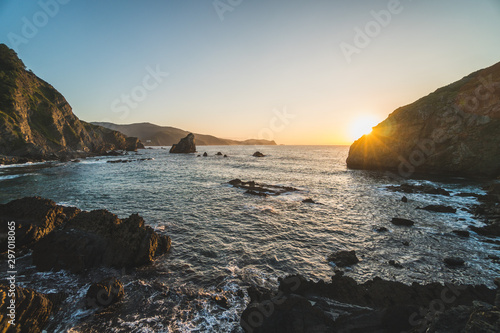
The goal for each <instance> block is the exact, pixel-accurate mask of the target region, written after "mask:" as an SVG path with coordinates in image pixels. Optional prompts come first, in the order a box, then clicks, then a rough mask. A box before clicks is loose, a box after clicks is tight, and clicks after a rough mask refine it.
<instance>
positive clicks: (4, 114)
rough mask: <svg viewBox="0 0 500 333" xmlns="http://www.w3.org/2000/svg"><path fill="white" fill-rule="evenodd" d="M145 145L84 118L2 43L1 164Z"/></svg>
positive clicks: (133, 148)
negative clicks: (82, 119) (83, 119)
mask: <svg viewBox="0 0 500 333" xmlns="http://www.w3.org/2000/svg"><path fill="white" fill-rule="evenodd" d="M141 147H143V146H142V144H141V143H140V142H139V140H138V139H137V138H127V137H126V136H125V135H123V134H121V133H119V132H116V131H112V130H109V129H106V128H103V127H100V126H95V125H92V124H89V123H86V122H84V121H81V120H79V119H78V118H77V117H76V116H75V115H74V114H73V112H72V109H71V106H70V105H69V104H68V102H67V101H66V99H65V98H64V97H63V96H62V95H61V94H60V93H59V92H58V91H57V90H56V89H55V88H54V87H52V86H51V85H50V84H48V83H47V82H45V81H43V80H42V79H40V78H39V77H37V76H36V75H35V74H33V72H31V71H28V70H26V67H25V65H24V63H23V62H22V61H21V60H20V59H19V58H18V57H17V54H16V53H15V52H14V51H13V50H11V49H9V48H8V47H7V46H6V45H4V44H0V162H4V163H9V162H11V163H17V162H18V161H19V159H21V158H25V159H29V160H40V159H45V160H53V159H60V158H62V157H64V156H70V157H71V156H84V155H88V154H102V153H104V152H106V151H107V150H111V149H121V150H136V149H137V148H141ZM2 155H3V156H2ZM6 156H11V157H6Z"/></svg>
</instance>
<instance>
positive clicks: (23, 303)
mask: <svg viewBox="0 0 500 333" xmlns="http://www.w3.org/2000/svg"><path fill="white" fill-rule="evenodd" d="M8 293H9V287H8V286H7V285H3V284H2V285H0V332H16V333H25V332H26V333H38V332H42V330H43V327H44V326H45V324H46V323H47V321H48V320H49V317H50V315H51V313H53V312H54V311H56V310H57V308H58V306H59V305H58V302H57V301H56V300H58V298H61V297H51V295H45V294H41V293H38V292H36V291H34V290H31V289H27V288H21V287H16V288H15V319H16V320H15V324H16V325H15V326H12V325H10V324H9V320H10V319H11V317H9V316H8V314H9V313H10V309H8V307H9V306H10V300H11V297H8ZM52 296H55V295H54V294H52Z"/></svg>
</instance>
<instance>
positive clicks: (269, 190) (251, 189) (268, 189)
mask: <svg viewBox="0 0 500 333" xmlns="http://www.w3.org/2000/svg"><path fill="white" fill-rule="evenodd" d="M229 184H231V185H233V187H237V188H242V189H245V190H246V192H245V193H247V194H252V195H257V196H264V197H265V196H268V195H280V194H283V193H287V192H295V191H298V190H297V189H296V188H294V187H290V186H279V185H268V184H259V183H256V182H254V181H249V182H244V181H241V180H240V179H233V180H231V181H230V182H229Z"/></svg>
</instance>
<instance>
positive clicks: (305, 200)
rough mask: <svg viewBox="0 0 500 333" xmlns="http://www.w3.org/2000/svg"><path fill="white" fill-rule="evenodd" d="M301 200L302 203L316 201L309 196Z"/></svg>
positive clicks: (313, 202)
mask: <svg viewBox="0 0 500 333" xmlns="http://www.w3.org/2000/svg"><path fill="white" fill-rule="evenodd" d="M302 202H303V203H310V204H315V203H316V202H315V201H314V200H313V199H311V198H307V199H304V200H302Z"/></svg>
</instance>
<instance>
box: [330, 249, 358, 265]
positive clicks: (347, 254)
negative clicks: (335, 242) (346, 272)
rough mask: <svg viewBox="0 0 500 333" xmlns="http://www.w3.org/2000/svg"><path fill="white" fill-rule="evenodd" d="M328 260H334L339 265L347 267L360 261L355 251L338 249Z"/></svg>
mask: <svg viewBox="0 0 500 333" xmlns="http://www.w3.org/2000/svg"><path fill="white" fill-rule="evenodd" d="M328 261H331V262H334V263H335V265H337V266H338V267H347V266H352V265H355V264H357V263H358V262H359V259H358V257H357V256H356V252H355V251H338V252H335V253H332V254H330V255H329V256H328Z"/></svg>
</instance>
